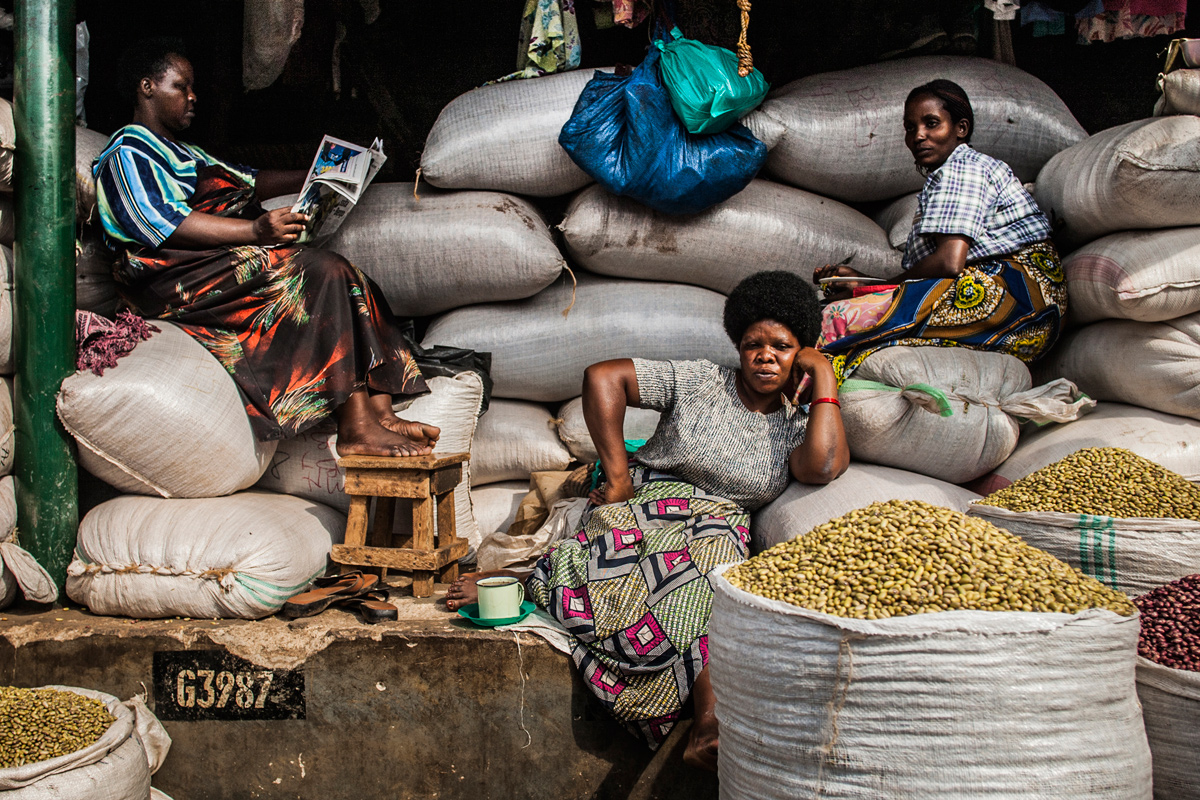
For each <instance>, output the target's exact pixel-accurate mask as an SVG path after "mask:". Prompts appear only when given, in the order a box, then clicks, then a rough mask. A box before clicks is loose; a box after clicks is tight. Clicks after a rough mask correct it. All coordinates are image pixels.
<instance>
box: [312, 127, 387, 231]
mask: <svg viewBox="0 0 1200 800" xmlns="http://www.w3.org/2000/svg"><path fill="white" fill-rule="evenodd" d="M384 161H387V156H385V155H384V154H383V140H382V139H376V140H375V141H374V142H372V143H371V146H370V147H362V146H360V145H357V144H351V143H350V142H347V141H343V140H342V139H335V138H334V137H332V136H326V137H325V138H324V139H322V140H321V146H320V147H318V148H317V155H316V157H315V158H314V159H313V163H312V168H311V169H309V171H308V177H306V178H305V179H304V186H303V188H301V189H300V197H299V199H297V200H296V204H295V205H294V206H292V211H295V212H296V213H298V214H308V215H309V217H310V219H309V223H308V226H307V227H306V228H305V230H304V233H302V234H300V238H299V239H297V241H298V242H312V241H316V240H318V239H324V238H326V237H327V236H330V235H332V234H333V232H334V231H336V230H337V229H338V228H339V227H340V226H341V224H342V220H344V219H345V218H346V215H347V214H349V213H350V209H352V208H354V206H355V205H356V204H357V203H358V200H359V198H360V197H362V193H363V192H364V191H366V189H367V187H368V186H370V185H371V181H372V180H373V179H374V178H375V173H377V172H379V168H380V167H382V166H383V162H384Z"/></svg>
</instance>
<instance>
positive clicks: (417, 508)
mask: <svg viewBox="0 0 1200 800" xmlns="http://www.w3.org/2000/svg"><path fill="white" fill-rule="evenodd" d="M433 512H434V508H433V498H432V497H422V498H418V499H416V500H413V545H412V546H413V549H414V550H421V551H424V552H427V553H428V552H431V551H432V550H433ZM434 574H435V573H434V572H432V571H430V570H420V569H418V570H413V584H412V588H413V597H429V596H430V595H431V594H433V578H434Z"/></svg>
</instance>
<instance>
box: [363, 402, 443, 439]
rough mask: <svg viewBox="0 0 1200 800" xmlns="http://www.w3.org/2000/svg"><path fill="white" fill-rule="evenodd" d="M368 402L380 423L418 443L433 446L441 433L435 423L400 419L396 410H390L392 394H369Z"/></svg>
mask: <svg viewBox="0 0 1200 800" xmlns="http://www.w3.org/2000/svg"><path fill="white" fill-rule="evenodd" d="M368 404H369V405H370V408H371V411H373V412H374V414H375V419H376V420H377V421H378V422H379V424H380V425H382V426H383V427H385V428H387V429H388V430H389V431H391V432H392V433H398V434H400V435H401V436H404V437H407V438H409V439H412V440H413V441H414V442H416V443H418V444H421V445H429V446H430V447H433V446H434V445H436V444H437V440H438V437H439V436H441V435H442V429H441V428H439V427H437V426H436V425H426V424H425V423H423V422H409V421H408V420H406V419H400V417H398V416H396V412H395V411H393V410H392V396H391V395H390V394H373V395H370V396H369V398H368Z"/></svg>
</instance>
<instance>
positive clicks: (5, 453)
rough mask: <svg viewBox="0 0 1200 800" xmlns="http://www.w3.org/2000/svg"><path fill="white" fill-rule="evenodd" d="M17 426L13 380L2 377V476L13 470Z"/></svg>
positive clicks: (0, 412) (0, 392) (0, 396)
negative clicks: (14, 422) (14, 413)
mask: <svg viewBox="0 0 1200 800" xmlns="http://www.w3.org/2000/svg"><path fill="white" fill-rule="evenodd" d="M15 434H16V426H15V425H14V424H13V379H12V378H7V377H0V476H3V475H8V474H9V473H11V472H12V469H13V459H14V457H15V455H16V452H17V447H16V446H17V442H16V436H15Z"/></svg>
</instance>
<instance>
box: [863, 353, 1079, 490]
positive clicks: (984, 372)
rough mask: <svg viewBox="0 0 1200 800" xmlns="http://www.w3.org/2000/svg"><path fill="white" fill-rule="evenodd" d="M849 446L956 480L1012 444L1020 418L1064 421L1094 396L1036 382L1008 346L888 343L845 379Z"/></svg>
mask: <svg viewBox="0 0 1200 800" xmlns="http://www.w3.org/2000/svg"><path fill="white" fill-rule="evenodd" d="M840 397H841V403H842V421H843V423H844V424H845V426H846V442H847V443H848V444H849V446H850V454H851V455H852V456H854V458H856V459H858V460H861V461H869V462H871V463H874V464H883V465H885V466H889V467H896V468H897V469H904V470H910V471H912V472H919V473H921V474H923V475H929V476H931V477H934V478H940V479H941V480H944V481H948V482H950V483H965V482H966V481H970V480H974V479H975V478H978V477H979V476H981V475H986V474H987V473H988V472H991V471H992V470H993V469H995V468H996V467H998V466H999V465H1000V464H1002V463H1003V462H1004V460H1005V459H1006V458H1008V457H1009V455H1011V454H1012V452H1013V450H1014V449H1016V446H1017V440H1018V438H1019V436H1020V423H1021V421H1022V420H1030V421H1032V422H1068V421H1070V420H1074V419H1076V418H1077V417H1078V416H1079V415H1080V414H1081V413H1082V412H1083V411H1086V410H1087V409H1088V408H1090V407H1092V406H1094V405H1095V402H1094V401H1092V400H1090V399H1088V398H1085V397H1080V396H1079V393H1078V392H1077V391H1076V389H1075V386H1074V385H1073V384H1071V383H1070V382H1069V381H1065V380H1056V381H1052V382H1050V383H1047V384H1045V385H1043V386H1036V387H1035V386H1034V385H1033V380H1032V379H1031V377H1030V375H1029V368H1028V367H1026V366H1025V364H1024V363H1022V362H1021V361H1020V360H1019V359H1017V358H1014V357H1013V356H1010V355H1006V354H1004V353H984V352H976V351H974V350H966V349H964V348H961V347H888V348H885V349H883V350H880V351H879V352H877V353H875V354H873V355H871V356H870V357H868V358H867V360H866V361H864V362H863V363H862V365H861V366H859V368H858V369H857V370H856V371H855V372H854V373H853V374H852V375H851V376H850V378H849V379H848V380H847V381H846V382H845V383H843V384H842V387H841V392H840Z"/></svg>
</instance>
